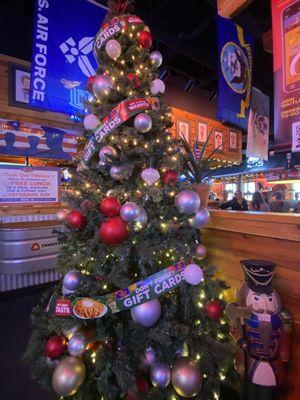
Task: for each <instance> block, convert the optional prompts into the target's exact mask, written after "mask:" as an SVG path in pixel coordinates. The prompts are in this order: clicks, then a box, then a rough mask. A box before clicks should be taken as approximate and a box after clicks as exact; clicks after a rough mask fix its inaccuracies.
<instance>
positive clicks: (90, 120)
mask: <svg viewBox="0 0 300 400" xmlns="http://www.w3.org/2000/svg"><path fill="white" fill-rule="evenodd" d="M99 124H100V121H99V119H98V117H97V116H96V115H94V114H89V115H87V116H86V117H85V118H84V120H83V126H84V127H85V129H95V128H96V126H98V125H99Z"/></svg>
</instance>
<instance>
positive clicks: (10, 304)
mask: <svg viewBox="0 0 300 400" xmlns="http://www.w3.org/2000/svg"><path fill="white" fill-rule="evenodd" d="M39 296H40V294H35V295H31V296H25V297H21V298H17V299H8V300H6V301H1V302H0V320H1V324H0V326H1V328H0V360H1V365H0V382H1V384H0V399H1V400H54V399H55V396H51V395H49V394H48V393H45V392H44V391H42V390H40V389H39V387H38V385H37V384H36V383H35V382H34V381H32V380H31V378H30V371H29V370H28V368H26V366H24V365H23V363H22V361H21V357H22V354H23V352H24V349H25V347H26V342H27V340H28V338H29V336H30V329H31V328H30V320H29V315H30V310H31V309H32V307H33V306H34V304H35V303H36V302H37V299H38V298H39Z"/></svg>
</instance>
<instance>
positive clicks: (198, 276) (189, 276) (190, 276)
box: [183, 264, 203, 285]
mask: <svg viewBox="0 0 300 400" xmlns="http://www.w3.org/2000/svg"><path fill="white" fill-rule="evenodd" d="M183 274H184V279H185V280H186V282H187V283H189V284H190V285H199V283H200V282H201V281H202V279H203V271H202V268H201V267H199V265H197V264H189V265H187V266H186V267H185V268H184V271H183Z"/></svg>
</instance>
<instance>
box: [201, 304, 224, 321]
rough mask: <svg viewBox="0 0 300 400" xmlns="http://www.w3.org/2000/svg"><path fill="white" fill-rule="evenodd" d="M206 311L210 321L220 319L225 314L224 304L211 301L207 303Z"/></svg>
mask: <svg viewBox="0 0 300 400" xmlns="http://www.w3.org/2000/svg"><path fill="white" fill-rule="evenodd" d="M204 310H205V312H206V314H207V315H208V316H209V318H210V319H219V318H221V317H222V314H223V307H222V304H221V303H220V302H219V301H218V300H211V301H209V302H208V303H206V304H205V306H204Z"/></svg>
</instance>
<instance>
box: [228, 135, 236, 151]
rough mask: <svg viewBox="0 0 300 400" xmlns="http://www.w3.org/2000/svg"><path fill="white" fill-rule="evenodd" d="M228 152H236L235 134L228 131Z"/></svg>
mask: <svg viewBox="0 0 300 400" xmlns="http://www.w3.org/2000/svg"><path fill="white" fill-rule="evenodd" d="M229 150H232V151H236V150H237V132H235V131H231V130H230V131H229Z"/></svg>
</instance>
